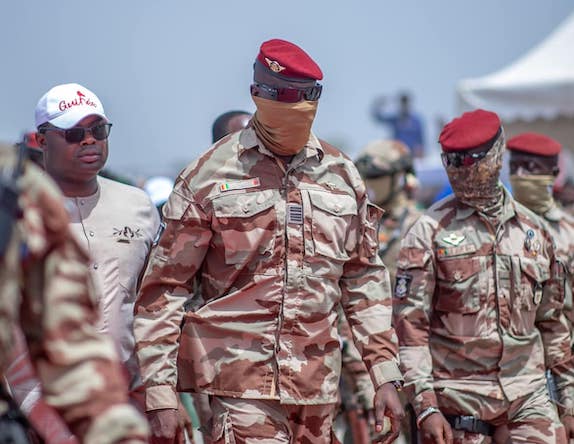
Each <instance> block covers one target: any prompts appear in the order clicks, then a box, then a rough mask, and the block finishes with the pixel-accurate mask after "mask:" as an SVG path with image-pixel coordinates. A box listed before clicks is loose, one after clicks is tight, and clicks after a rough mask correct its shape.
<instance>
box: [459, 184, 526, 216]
mask: <svg viewBox="0 0 574 444" xmlns="http://www.w3.org/2000/svg"><path fill="white" fill-rule="evenodd" d="M500 186H501V187H502V195H503V199H504V202H503V204H502V213H501V218H500V223H501V224H503V223H504V222H506V221H508V220H510V219H512V218H513V217H514V215H515V214H516V208H515V204H516V201H515V200H514V199H513V198H512V196H511V194H510V192H509V191H508V190H507V189H506V187H505V186H504V185H503V184H502V183H501V184H500ZM475 212H476V209H475V208H473V207H470V206H468V205H465V204H463V203H460V202H458V203H457V209H456V215H455V219H456V220H464V219H467V218H468V217H470V216H471V215H472V214H474V213H475Z"/></svg>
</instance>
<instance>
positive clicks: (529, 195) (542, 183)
mask: <svg viewBox="0 0 574 444" xmlns="http://www.w3.org/2000/svg"><path fill="white" fill-rule="evenodd" d="M555 179H556V178H555V177H554V176H543V175H534V174H532V175H527V176H518V175H515V174H513V175H512V176H510V184H511V185H512V194H513V195H514V198H515V199H516V200H517V201H518V202H520V203H521V204H522V205H524V206H525V207H527V208H530V209H531V210H532V211H534V212H535V213H537V214H545V213H546V212H547V211H548V210H550V209H551V208H552V207H554V205H555V204H554V198H553V197H552V185H554V180H555Z"/></svg>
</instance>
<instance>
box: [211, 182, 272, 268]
mask: <svg viewBox="0 0 574 444" xmlns="http://www.w3.org/2000/svg"><path fill="white" fill-rule="evenodd" d="M278 199H279V192H278V191H276V190H264V191H258V192H251V193H241V194H231V195H223V196H220V197H217V198H215V199H214V200H213V214H214V216H215V220H214V221H213V224H212V227H213V229H214V230H215V231H216V232H219V234H220V235H221V240H222V244H223V245H222V247H223V249H224V251H225V263H226V264H230V265H237V264H245V263H247V262H249V261H251V260H253V259H255V258H257V259H258V260H265V259H270V258H271V256H272V254H273V248H274V246H275V232H276V230H277V215H276V212H275V203H276V202H277V200H278Z"/></svg>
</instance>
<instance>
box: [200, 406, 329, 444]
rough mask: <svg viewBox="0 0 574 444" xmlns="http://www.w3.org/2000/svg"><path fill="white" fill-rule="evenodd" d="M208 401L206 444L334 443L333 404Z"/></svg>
mask: <svg viewBox="0 0 574 444" xmlns="http://www.w3.org/2000/svg"><path fill="white" fill-rule="evenodd" d="M210 398H211V407H212V409H213V423H212V430H211V435H210V439H211V441H209V442H211V443H213V444H229V443H237V444H239V443H241V444H260V443H274V444H281V443H284V444H291V443H301V444H315V443H331V442H336V441H334V434H333V414H334V412H335V405H333V404H323V405H285V404H280V403H279V401H273V400H253V399H250V400H245V399H240V398H239V399H238V398H225V397H217V396H212V397H210ZM254 437H256V438H254Z"/></svg>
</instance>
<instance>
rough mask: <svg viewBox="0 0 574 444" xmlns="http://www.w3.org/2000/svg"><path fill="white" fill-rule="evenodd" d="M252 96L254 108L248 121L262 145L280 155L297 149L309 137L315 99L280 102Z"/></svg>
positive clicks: (289, 153) (299, 149) (292, 152)
mask: <svg viewBox="0 0 574 444" xmlns="http://www.w3.org/2000/svg"><path fill="white" fill-rule="evenodd" d="M252 97H253V101H254V102H255V105H256V106H257V111H256V112H255V115H254V116H253V118H252V119H251V124H252V126H253V129H254V130H255V132H256V133H257V137H259V139H261V141H262V142H263V143H264V144H265V147H266V148H268V149H269V150H271V151H272V152H274V153H275V154H278V155H280V156H293V155H295V154H297V153H298V152H299V151H301V149H303V147H304V146H305V144H306V143H307V141H308V140H309V135H310V134H311V125H312V124H313V119H314V118H315V113H316V112H317V103H318V102H317V101H307V100H306V101H303V102H296V103H283V102H277V101H275V100H269V99H262V98H261V97H256V96H252Z"/></svg>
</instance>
